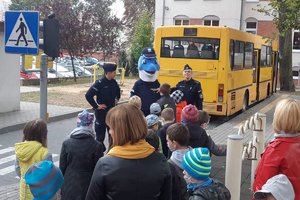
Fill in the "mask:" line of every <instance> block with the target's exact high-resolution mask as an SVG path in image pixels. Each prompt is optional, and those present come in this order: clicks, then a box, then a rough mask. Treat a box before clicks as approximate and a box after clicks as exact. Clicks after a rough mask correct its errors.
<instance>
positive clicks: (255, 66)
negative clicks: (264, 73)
mask: <svg viewBox="0 0 300 200" xmlns="http://www.w3.org/2000/svg"><path fill="white" fill-rule="evenodd" d="M259 74H260V50H259V49H255V50H254V56H253V84H255V83H256V100H257V101H258V100H259Z"/></svg>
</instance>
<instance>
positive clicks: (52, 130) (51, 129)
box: [0, 117, 224, 187]
mask: <svg viewBox="0 0 300 200" xmlns="http://www.w3.org/2000/svg"><path fill="white" fill-rule="evenodd" d="M223 122H224V121H223V120H222V118H218V117H213V118H212V119H211V121H210V123H209V127H208V129H213V128H215V127H217V126H218V125H220V124H222V123H223ZM75 127H76V118H70V119H65V120H62V121H58V122H52V123H49V124H48V148H49V151H50V153H52V154H53V161H54V163H55V164H56V165H58V161H59V154H60V150H61V145H62V143H63V141H64V140H65V139H66V138H67V134H68V133H70V132H71V131H72V130H73V129H74V128H75ZM22 136H23V133H22V130H18V131H14V132H9V133H5V134H0V187H1V186H4V185H10V184H14V183H18V181H19V179H18V178H17V177H16V174H15V172H14V162H15V151H14V144H15V143H17V142H21V141H22ZM106 139H107V137H106ZM105 145H106V146H107V140H106V141H105Z"/></svg>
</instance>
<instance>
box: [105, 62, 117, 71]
mask: <svg viewBox="0 0 300 200" xmlns="http://www.w3.org/2000/svg"><path fill="white" fill-rule="evenodd" d="M103 69H104V71H105V72H113V71H116V69H117V65H116V63H112V62H107V63H104V65H103Z"/></svg>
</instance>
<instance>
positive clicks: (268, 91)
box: [267, 84, 270, 97]
mask: <svg viewBox="0 0 300 200" xmlns="http://www.w3.org/2000/svg"><path fill="white" fill-rule="evenodd" d="M269 96H270V84H268V89H267V97H269Z"/></svg>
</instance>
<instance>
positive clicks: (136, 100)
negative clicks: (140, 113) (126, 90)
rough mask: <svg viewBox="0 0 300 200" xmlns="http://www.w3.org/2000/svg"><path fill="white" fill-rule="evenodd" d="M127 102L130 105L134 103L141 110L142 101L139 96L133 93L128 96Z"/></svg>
mask: <svg viewBox="0 0 300 200" xmlns="http://www.w3.org/2000/svg"><path fill="white" fill-rule="evenodd" d="M128 103H129V104H130V105H134V106H135V107H137V108H138V109H139V110H141V108H142V101H141V98H140V97H139V96H136V95H133V96H132V97H130V98H129V101H128Z"/></svg>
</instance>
